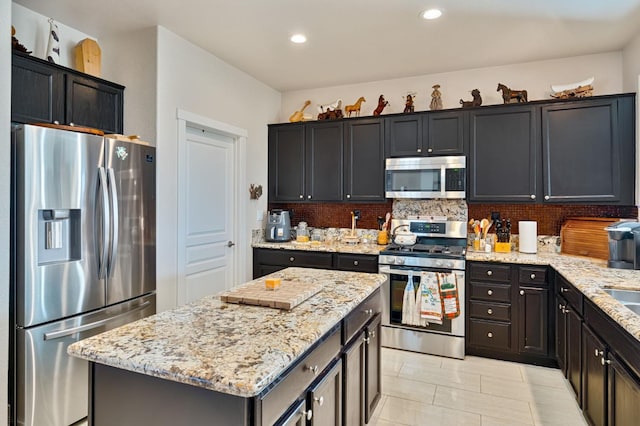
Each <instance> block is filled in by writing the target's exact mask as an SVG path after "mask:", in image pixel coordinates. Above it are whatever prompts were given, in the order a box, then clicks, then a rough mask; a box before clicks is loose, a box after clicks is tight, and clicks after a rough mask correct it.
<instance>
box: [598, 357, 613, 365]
mask: <svg viewBox="0 0 640 426" xmlns="http://www.w3.org/2000/svg"><path fill="white" fill-rule="evenodd" d="M600 364H602V365H607V364H611V360H610V359H604V357H602V358H600Z"/></svg>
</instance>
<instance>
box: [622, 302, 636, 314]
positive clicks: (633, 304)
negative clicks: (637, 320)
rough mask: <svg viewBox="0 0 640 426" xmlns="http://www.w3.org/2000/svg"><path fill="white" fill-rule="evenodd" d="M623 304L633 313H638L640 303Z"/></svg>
mask: <svg viewBox="0 0 640 426" xmlns="http://www.w3.org/2000/svg"><path fill="white" fill-rule="evenodd" d="M623 305H624V306H626V307H627V308H629V309H631V311H633V312H634V313H635V314H637V315H640V304H638V303H623Z"/></svg>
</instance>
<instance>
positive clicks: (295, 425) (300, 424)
mask: <svg viewBox="0 0 640 426" xmlns="http://www.w3.org/2000/svg"><path fill="white" fill-rule="evenodd" d="M306 405H307V403H306V401H302V402H300V403H299V404H298V405H296V406H295V407H294V409H293V410H292V411H291V414H290V415H289V417H287V418H285V419H284V420H282V423H279V425H280V426H305V425H306V424H307V410H306ZM311 415H312V416H313V413H311Z"/></svg>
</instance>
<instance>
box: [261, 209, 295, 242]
mask: <svg viewBox="0 0 640 426" xmlns="http://www.w3.org/2000/svg"><path fill="white" fill-rule="evenodd" d="M265 240H266V241H276V242H286V241H291V218H290V217H289V211H288V210H276V209H274V210H272V211H271V212H269V213H268V215H267V227H266V229H265Z"/></svg>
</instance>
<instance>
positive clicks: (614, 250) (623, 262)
mask: <svg viewBox="0 0 640 426" xmlns="http://www.w3.org/2000/svg"><path fill="white" fill-rule="evenodd" d="M605 230H606V231H607V232H608V233H609V262H608V263H607V266H609V267H610V268H619V269H640V223H638V222H634V221H620V222H617V223H614V224H613V225H611V226H608V227H606V228H605Z"/></svg>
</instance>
